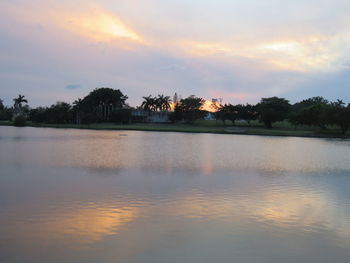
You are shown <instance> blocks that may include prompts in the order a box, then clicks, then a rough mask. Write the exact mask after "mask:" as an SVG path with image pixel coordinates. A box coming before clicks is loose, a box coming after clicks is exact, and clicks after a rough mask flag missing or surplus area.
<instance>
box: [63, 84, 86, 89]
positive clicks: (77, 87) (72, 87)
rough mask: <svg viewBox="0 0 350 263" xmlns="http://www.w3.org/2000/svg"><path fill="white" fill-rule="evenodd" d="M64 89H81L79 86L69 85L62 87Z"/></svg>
mask: <svg viewBox="0 0 350 263" xmlns="http://www.w3.org/2000/svg"><path fill="white" fill-rule="evenodd" d="M64 88H65V89H81V88H82V86H81V85H76V84H71V85H67V86H65V87H64Z"/></svg>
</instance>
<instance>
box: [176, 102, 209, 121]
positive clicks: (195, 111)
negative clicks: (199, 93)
mask: <svg viewBox="0 0 350 263" xmlns="http://www.w3.org/2000/svg"><path fill="white" fill-rule="evenodd" d="M203 104H204V100H203V99H202V98H199V97H196V96H194V95H191V96H189V97H187V98H185V99H181V101H180V102H179V103H178V105H177V106H176V107H175V110H174V114H175V116H176V118H180V117H181V119H184V120H185V121H186V122H189V123H192V122H194V121H195V120H197V119H200V118H203V117H204V116H205V115H206V112H205V111H203V110H201V108H202V106H203Z"/></svg>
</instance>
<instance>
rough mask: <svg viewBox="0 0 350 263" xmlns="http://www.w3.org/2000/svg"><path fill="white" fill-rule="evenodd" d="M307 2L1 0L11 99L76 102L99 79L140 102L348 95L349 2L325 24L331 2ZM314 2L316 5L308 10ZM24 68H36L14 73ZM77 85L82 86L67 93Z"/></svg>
mask: <svg viewBox="0 0 350 263" xmlns="http://www.w3.org/2000/svg"><path fill="white" fill-rule="evenodd" d="M300 1H301V0H297V1H296V2H293V3H291V4H290V6H289V7H288V8H287V7H286V6H284V5H281V4H279V3H275V2H274V1H270V0H269V1H268V3H269V4H268V3H266V5H263V6H262V7H261V8H259V9H256V10H255V9H247V6H246V4H243V2H242V3H241V2H236V1H234V2H227V1H224V2H223V3H221V4H219V5H218V4H214V3H213V2H210V1H204V2H201V3H200V6H202V8H200V9H199V10H197V9H198V5H199V3H198V1H197V0H195V1H194V2H188V3H184V2H181V3H178V4H176V3H175V2H172V1H162V2H159V3H158V2H157V3H156V2H155V1H144V0H141V1H136V2H135V1H129V2H123V3H120V2H118V1H110V0H103V1H94V0H92V1H89V3H87V2H86V1H82V0H78V1H74V3H72V2H69V1H66V0H63V1H59V2H52V3H50V4H48V3H47V2H45V1H43V0H32V1H30V2H28V1H23V0H19V1H16V4H15V3H13V2H11V1H3V2H1V3H0V14H1V16H2V17H3V21H5V22H4V23H3V25H2V26H0V30H1V32H2V34H1V36H2V37H1V38H2V40H3V41H2V42H3V43H5V44H4V47H5V49H3V50H2V54H0V55H1V63H2V65H1V66H2V67H4V68H7V69H8V70H5V71H3V73H2V75H3V76H2V87H3V88H4V92H3V94H4V95H3V97H4V100H5V103H7V104H8V103H10V102H11V100H12V99H11V98H12V97H13V96H15V94H16V93H19V92H22V93H25V94H27V93H28V94H37V95H36V96H33V98H29V99H30V101H32V102H33V103H34V104H35V105H37V104H40V101H42V100H44V99H45V100H46V101H48V103H53V102H55V101H56V100H72V101H73V100H74V99H76V98H77V97H81V96H83V94H86V93H88V92H89V91H91V89H93V88H94V87H99V86H110V87H123V88H124V90H125V91H127V92H126V93H127V94H128V96H129V98H130V101H129V103H130V104H131V105H132V106H137V105H139V104H140V103H141V100H142V96H144V95H145V92H144V91H147V92H146V93H148V94H159V93H160V92H162V93H164V94H166V95H170V96H172V95H173V94H174V93H175V92H177V93H178V94H181V95H182V96H188V94H195V95H198V96H201V97H204V98H207V99H209V100H210V98H211V97H212V96H213V95H211V94H213V93H215V94H216V95H215V97H220V98H221V97H222V98H224V99H226V100H227V102H231V103H246V102H249V103H255V102H257V101H258V100H259V98H260V97H263V96H264V97H267V96H273V95H281V96H287V95H289V96H291V98H290V99H291V100H297V99H299V98H300V97H305V96H301V94H300V92H301V91H303V92H307V94H308V96H316V95H323V96H326V97H327V96H329V97H330V98H329V99H337V98H340V97H342V98H344V99H346V98H349V99H350V97H349V95H348V92H347V85H346V79H345V78H346V77H345V76H343V72H344V70H346V68H347V64H348V62H347V61H348V60H349V58H348V56H349V55H348V54H350V52H349V51H348V49H349V48H348V47H349V45H348V43H349V37H348V36H349V32H348V31H349V30H348V28H349V27H348V19H347V17H346V16H345V15H344V14H345V13H347V12H346V10H349V11H350V4H344V5H343V6H342V9H339V10H338V9H335V10H334V13H332V14H331V15H330V17H329V18H330V19H329V21H328V22H327V26H326V25H324V23H325V20H324V16H325V14H327V12H328V11H329V8H326V6H328V5H327V4H326V3H325V2H327V1H326V0H322V1H321V2H317V8H316V7H315V3H314V2H310V3H303V4H302V5H300ZM253 2H256V4H258V2H257V1H255V0H254V1H253ZM249 5H254V3H250V4H249ZM274 6H275V7H274ZM335 6H336V5H335ZM268 7H269V8H268ZM314 9H317V10H319V12H316V13H312V15H310V14H309V13H308V11H305V10H314ZM185 10H187V11H186V12H185ZM213 10H215V12H214V11H213ZM257 10H259V12H258V11H257ZM273 10H276V11H278V12H277V13H278V14H280V15H276V14H277V13H271V12H273ZM188 12H189V13H188ZM298 16H300V17H299V18H300V19H297V20H296V19H295V17H298ZM300 21H309V22H308V23H302V22H300ZM4 41H5V42H4ZM25 43H31V44H30V45H28V44H25ZM21 51H23V52H24V55H23V56H17V54H19V53H20V52H21ZM39 57H42V59H38V58H39ZM24 61H25V62H24ZM48 61H50V63H49V62H48ZM47 63H48V64H47ZM8 65H12V66H8ZM21 67H24V68H27V67H28V68H30V69H31V70H30V73H26V74H24V73H23V71H21V70H16V69H20V68H21ZM40 69H44V72H41V71H40ZM62 69H64V70H62ZM55 72H61V74H62V76H60V77H58V76H57V74H55ZM22 83H25V85H24V84H22ZM335 83H337V85H336V84H335ZM74 85H75V86H79V87H81V88H80V89H76V90H72V89H71V90H69V92H67V91H68V90H64V91H65V92H62V91H63V89H65V87H71V86H74ZM11 87H22V90H23V91H22V90H16V91H14V90H13V89H12V88H11ZM39 87H50V88H46V89H41V88H39ZM320 87H322V88H320ZM334 89H336V90H337V93H336V94H337V95H336V94H334ZM27 90H28V92H26V91H27ZM292 91H294V92H292ZM296 91H297V92H296ZM298 92H299V93H298ZM52 94H55V96H56V97H55V98H53V97H52ZM225 94H244V98H243V99H242V97H240V96H239V97H237V96H231V97H229V98H225ZM57 96H61V98H59V97H57Z"/></svg>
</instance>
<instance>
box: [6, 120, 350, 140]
mask: <svg viewBox="0 0 350 263" xmlns="http://www.w3.org/2000/svg"><path fill="white" fill-rule="evenodd" d="M0 126H13V127H15V126H14V125H13V123H11V122H2V121H0ZM25 127H33V128H55V129H77V130H79V129H80V130H109V131H152V132H183V133H207V134H231V135H255V136H278V137H301V138H323V139H345V140H346V139H350V134H345V135H343V134H339V133H319V132H318V131H317V130H300V129H299V130H298V129H287V128H277V127H276V128H273V129H266V128H263V127H254V126H204V125H202V126H201V125H194V124H147V123H146V124H145V123H136V124H124V125H121V124H110V123H108V124H106V123H98V124H80V125H79V124H39V123H29V124H27V125H26V126H25Z"/></svg>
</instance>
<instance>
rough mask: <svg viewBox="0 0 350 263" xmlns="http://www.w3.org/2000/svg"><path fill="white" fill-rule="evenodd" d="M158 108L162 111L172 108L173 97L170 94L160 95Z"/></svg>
mask: <svg viewBox="0 0 350 263" xmlns="http://www.w3.org/2000/svg"><path fill="white" fill-rule="evenodd" d="M157 100H158V108H159V110H161V111H166V110H170V108H171V99H170V97H169V96H164V95H158V98H157Z"/></svg>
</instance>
